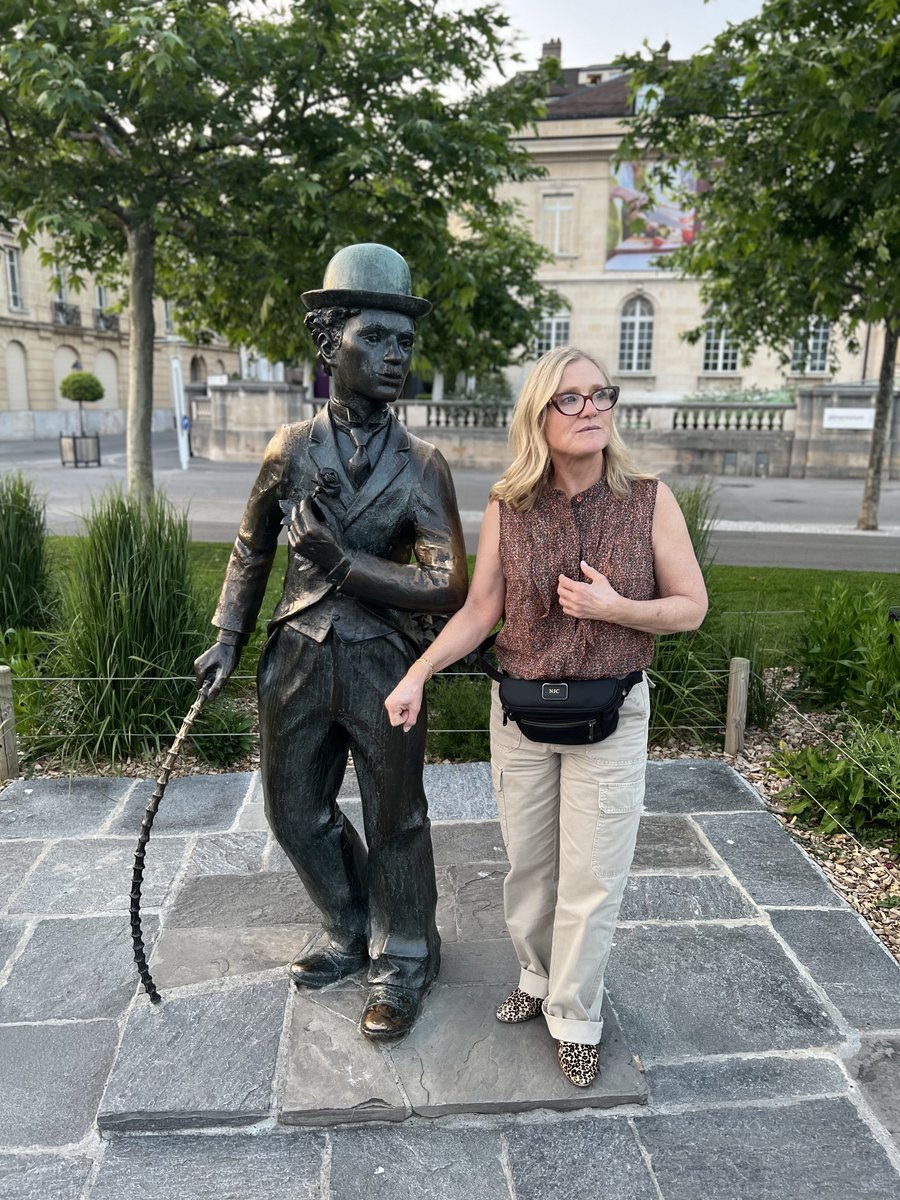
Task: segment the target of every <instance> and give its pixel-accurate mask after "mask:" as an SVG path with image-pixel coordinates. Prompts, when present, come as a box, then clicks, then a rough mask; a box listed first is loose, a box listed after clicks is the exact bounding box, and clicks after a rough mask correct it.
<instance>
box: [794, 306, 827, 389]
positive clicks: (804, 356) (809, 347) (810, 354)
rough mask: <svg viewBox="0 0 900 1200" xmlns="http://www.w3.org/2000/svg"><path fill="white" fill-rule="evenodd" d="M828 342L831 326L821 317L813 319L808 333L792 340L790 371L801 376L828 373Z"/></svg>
mask: <svg viewBox="0 0 900 1200" xmlns="http://www.w3.org/2000/svg"><path fill="white" fill-rule="evenodd" d="M830 342H831V325H830V324H829V323H828V321H825V320H823V319H822V318H821V317H814V318H813V320H811V321H810V323H809V331H808V332H807V333H805V334H801V336H800V337H797V338H794V348H793V350H792V352H791V370H792V371H796V372H797V373H798V374H801V375H824V374H825V373H826V372H827V371H828V347H829V344H830Z"/></svg>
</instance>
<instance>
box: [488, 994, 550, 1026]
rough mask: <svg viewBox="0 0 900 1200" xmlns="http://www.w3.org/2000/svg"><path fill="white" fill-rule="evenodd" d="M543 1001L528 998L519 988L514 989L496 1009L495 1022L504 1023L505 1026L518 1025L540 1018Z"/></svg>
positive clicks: (534, 997)
mask: <svg viewBox="0 0 900 1200" xmlns="http://www.w3.org/2000/svg"><path fill="white" fill-rule="evenodd" d="M542 1004H543V1000H539V999H538V998H537V996H529V995H528V993H527V992H523V991H522V989H521V988H518V987H517V988H516V989H515V990H514V991H512V992H510V994H509V995H508V996H507V997H506V999H505V1000H504V1001H503V1003H502V1004H501V1005H500V1007H499V1008H498V1009H497V1020H498V1021H505V1022H506V1024H507V1025H519V1024H521V1022H522V1021H533V1020H534V1018H535V1017H538V1016H540V1013H541V1005H542Z"/></svg>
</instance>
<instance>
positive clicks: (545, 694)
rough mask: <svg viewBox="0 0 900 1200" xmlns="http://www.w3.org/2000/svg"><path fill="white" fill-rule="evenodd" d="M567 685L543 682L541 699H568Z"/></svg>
mask: <svg viewBox="0 0 900 1200" xmlns="http://www.w3.org/2000/svg"><path fill="white" fill-rule="evenodd" d="M568 698H569V685H568V684H567V683H545V684H543V686H542V687H541V699H542V700H568Z"/></svg>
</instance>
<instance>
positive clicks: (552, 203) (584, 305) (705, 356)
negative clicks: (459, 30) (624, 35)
mask: <svg viewBox="0 0 900 1200" xmlns="http://www.w3.org/2000/svg"><path fill="white" fill-rule="evenodd" d="M544 54H545V56H552V57H555V58H558V59H560V60H561V58H562V48H561V46H560V43H559V42H558V41H557V42H548V43H547V44H546V45H545V46H544ZM637 102H638V103H640V102H641V100H640V97H639V98H638V101H637ZM631 112H633V106H632V102H631V100H630V98H629V83H628V79H627V77H626V76H625V75H623V74H621V73H620V72H619V71H617V69H616V68H614V67H612V66H610V65H603V64H601V65H595V66H588V67H569V68H565V69H564V71H563V82H562V83H561V84H558V85H555V86H554V87H553V88H552V90H551V93H550V95H549V97H548V101H547V115H546V118H545V119H544V120H542V121H539V122H538V123H537V127H536V129H535V130H534V131H529V132H527V133H523V134H522V135H521V136H520V138H519V141H520V142H521V144H522V145H523V146H525V147H526V148H527V149H528V151H529V153H530V154H531V156H532V158H533V159H534V160H535V161H536V162H538V163H539V164H540V165H541V166H542V167H544V168H546V171H547V174H546V176H545V177H544V178H541V179H537V180H530V181H527V182H524V183H518V184H511V185H508V187H507V188H506V193H507V195H508V196H511V197H513V198H515V199H516V200H518V202H519V203H520V205H521V207H522V210H523V212H524V215H525V216H526V218H527V220H528V222H529V224H530V226H531V229H532V232H533V235H534V237H535V238H536V239H537V240H538V241H540V242H541V243H543V245H545V246H546V247H547V248H548V249H549V250H550V251H551V252H552V253H553V255H554V261H553V262H552V263H551V264H549V265H547V266H545V267H543V268H542V269H541V272H540V277H541V279H542V280H543V282H544V283H546V284H548V285H551V286H552V287H554V288H555V289H556V290H557V291H558V292H559V293H560V295H561V296H562V297H563V299H564V300H565V303H566V310H565V311H564V312H561V313H557V314H555V315H553V316H551V315H549V314H548V316H547V318H546V319H545V321H544V322H543V327H542V336H541V338H540V340H539V344H538V350H539V351H544V350H547V349H550V348H552V347H553V346H554V345H558V344H560V343H563V342H567V341H570V342H572V343H574V344H575V345H577V346H581V347H583V348H584V349H585V350H587V351H590V352H593V353H594V354H596V355H597V356H598V357H599V358H600V359H601V361H603V362H604V364H605V365H606V366H607V367H608V369H609V371H610V373H611V375H612V377H613V379H614V380H615V382H616V383H618V384H619V385H620V386H621V388H622V398H623V400H624V399H625V398H626V397H629V398H631V399H633V400H635V401H639V402H644V401H653V400H659V401H661V402H664V403H668V402H671V401H675V400H678V399H681V398H683V397H685V396H694V395H696V394H698V393H708V394H710V395H717V394H722V393H727V392H732V391H743V390H746V389H748V388H753V387H759V388H763V389H766V390H767V391H774V392H778V391H781V390H786V391H788V390H789V391H794V390H796V389H797V388H799V387H810V386H819V385H823V384H826V383H831V382H834V383H838V384H841V385H851V384H860V383H863V382H867V383H872V384H874V382H875V380H876V378H877V375H878V366H879V363H880V356H881V337H882V335H881V331H880V329H879V328H877V327H872V328H871V329H869V330H865V329H864V330H862V333H861V339H860V340H861V349H860V351H859V353H856V354H850V353H849V352H848V351H847V348H846V346H844V345H842V344H840V343H838V344H837V345H836V347H835V348H836V350H837V362H838V370H837V374H836V375H834V376H832V375H831V374H830V371H829V361H828V350H829V342H830V339H831V338H832V337H833V336H835V335H834V333H833V331H832V330H830V329H829V328H828V327H827V326H826V325H823V324H820V323H816V322H813V323H812V326H811V329H810V336H809V337H808V338H804V339H803V340H802V341H800V342H798V343H797V344H794V342H793V339H792V340H791V341H790V342H788V343H787V344H786V349H787V350H788V352H789V353H790V355H791V360H792V361H791V364H790V366H789V367H788V368H784V367H782V366H780V365H779V363H778V360H777V357H776V356H775V355H773V354H771V353H768V352H760V353H758V354H757V355H756V356H755V358H754V359H753V361H752V362H751V363H750V365H749V366H747V367H743V366H741V364H740V363H739V361H738V360H737V356H736V354H735V352H734V349H733V347H731V346H730V345H729V343H728V336H727V330H721V329H719V330H708V331H707V335H706V337H705V338H704V339H701V341H700V342H699V343H697V344H695V345H689V344H687V343H686V342H685V341H684V340H683V339H682V337H681V335H682V334H683V333H684V332H685V331H686V330H688V329H692V328H695V327H697V326H699V325H700V324H701V323H702V319H703V309H702V305H701V302H700V296H699V284H698V283H697V282H696V281H694V280H688V279H680V278H677V277H675V276H674V275H672V274H670V273H668V272H665V271H661V270H659V269H654V267H653V266H652V265H651V263H652V260H653V259H654V258H655V257H657V256H659V255H665V254H666V253H667V252H668V251H669V250H670V249H674V248H675V247H676V246H677V245H678V244H679V243H680V242H681V240H682V239H685V240H686V239H688V238H690V237H693V235H694V222H693V214H692V212H691V211H690V210H689V209H688V210H684V209H682V208H680V207H679V206H677V205H675V204H674V203H673V204H672V205H671V206H668V205H666V203H665V198H663V202H662V203H658V204H657V205H655V206H654V205H652V204H650V203H649V202H646V203H642V201H641V197H642V194H643V193H642V184H645V183H646V181H647V164H642V163H634V164H625V165H624V166H623V167H619V168H616V166H615V165H614V162H613V159H614V154H615V151H616V149H617V147H618V145H619V142H620V140H621V137H622V134H623V131H624V128H625V126H624V124H623V122H624V120H625V118H627V116H628V115H629V114H630V113H631ZM700 236H702V234H701V235H700ZM526 369H527V367H525V368H522V369H520V370H516V371H513V372H511V379H510V382H511V383H512V384H513V387H514V389H515V387H516V384H517V383H518V382H519V380H520V379H521V377H522V375H523V374H524V371H525V370H526Z"/></svg>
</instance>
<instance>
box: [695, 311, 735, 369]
mask: <svg viewBox="0 0 900 1200" xmlns="http://www.w3.org/2000/svg"><path fill="white" fill-rule="evenodd" d="M737 365H738V351H737V346H735V345H734V343H733V342H732V340H731V338H730V337H729V336H728V330H727V329H726V328H725V326H724V325H713V324H712V323H710V324H709V325H707V326H706V340H705V341H704V343H703V370H704V371H720V372H724V373H726V374H728V373H733V372H734V371H736V370H737Z"/></svg>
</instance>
